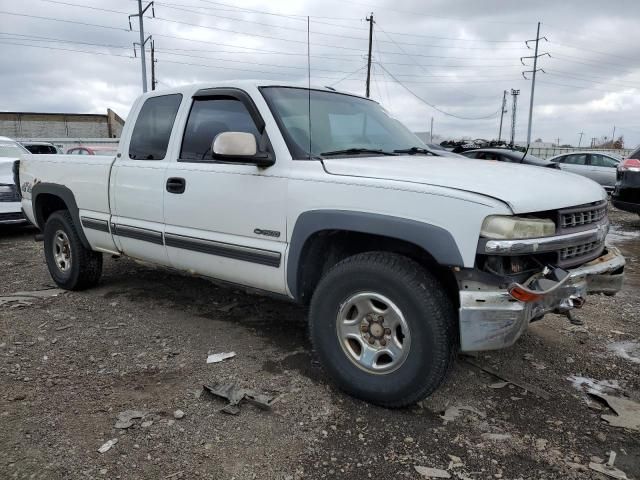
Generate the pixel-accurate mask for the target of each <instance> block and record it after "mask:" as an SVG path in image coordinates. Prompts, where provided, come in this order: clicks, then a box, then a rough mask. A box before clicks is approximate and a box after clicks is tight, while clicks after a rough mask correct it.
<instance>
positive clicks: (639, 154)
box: [611, 148, 640, 215]
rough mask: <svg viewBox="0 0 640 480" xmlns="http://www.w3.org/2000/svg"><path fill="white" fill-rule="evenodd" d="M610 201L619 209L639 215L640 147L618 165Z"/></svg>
mask: <svg viewBox="0 0 640 480" xmlns="http://www.w3.org/2000/svg"><path fill="white" fill-rule="evenodd" d="M611 201H612V202H613V205H614V206H615V207H616V208H619V209H620V210H626V211H627V212H634V213H637V214H638V215H640V148H638V149H637V150H636V151H635V152H633V153H632V154H631V155H630V156H629V158H627V159H626V160H623V161H622V162H620V165H618V169H617V179H616V186H615V190H614V191H613V193H612V194H611Z"/></svg>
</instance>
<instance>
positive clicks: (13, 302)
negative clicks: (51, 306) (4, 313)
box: [0, 288, 65, 308]
mask: <svg viewBox="0 0 640 480" xmlns="http://www.w3.org/2000/svg"><path fill="white" fill-rule="evenodd" d="M64 292H65V290H61V289H59V288H47V289H45V290H33V291H30V292H16V293H12V294H11V295H6V296H3V297H0V307H9V308H20V307H29V306H31V305H33V301H34V300H37V299H39V298H51V297H56V296H58V295H60V294H61V293H64Z"/></svg>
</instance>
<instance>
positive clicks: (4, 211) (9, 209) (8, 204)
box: [0, 137, 29, 225]
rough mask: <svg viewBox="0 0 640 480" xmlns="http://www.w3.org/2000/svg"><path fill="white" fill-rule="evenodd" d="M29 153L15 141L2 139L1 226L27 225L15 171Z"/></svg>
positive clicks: (0, 141)
mask: <svg viewBox="0 0 640 480" xmlns="http://www.w3.org/2000/svg"><path fill="white" fill-rule="evenodd" d="M28 154H29V151H28V150H27V149H26V148H24V147H23V146H22V145H20V144H19V143H18V142H16V141H15V140H12V139H10V138H7V137H0V225H12V224H21V223H26V222H27V219H26V217H25V216H24V215H23V213H22V204H21V203H20V190H19V188H18V186H17V185H16V182H15V176H14V169H16V173H17V166H16V165H17V163H16V162H19V160H20V159H21V158H22V157H23V156H24V155H28Z"/></svg>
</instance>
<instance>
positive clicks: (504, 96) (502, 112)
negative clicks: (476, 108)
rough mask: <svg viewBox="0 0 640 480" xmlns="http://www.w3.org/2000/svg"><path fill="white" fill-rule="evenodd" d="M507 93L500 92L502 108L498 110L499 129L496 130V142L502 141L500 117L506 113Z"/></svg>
mask: <svg viewBox="0 0 640 480" xmlns="http://www.w3.org/2000/svg"><path fill="white" fill-rule="evenodd" d="M506 106H507V91H506V90H505V91H504V92H502V108H501V109H500V129H499V130H498V142H500V140H502V117H504V114H505V113H507V109H506V108H505V107H506Z"/></svg>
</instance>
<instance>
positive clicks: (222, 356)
mask: <svg viewBox="0 0 640 480" xmlns="http://www.w3.org/2000/svg"><path fill="white" fill-rule="evenodd" d="M235 356H236V352H222V353H212V354H211V355H209V356H208V357H207V363H218V362H222V361H223V360H226V359H228V358H233V357H235Z"/></svg>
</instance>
